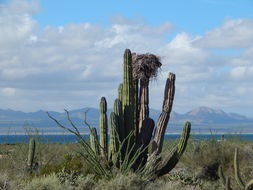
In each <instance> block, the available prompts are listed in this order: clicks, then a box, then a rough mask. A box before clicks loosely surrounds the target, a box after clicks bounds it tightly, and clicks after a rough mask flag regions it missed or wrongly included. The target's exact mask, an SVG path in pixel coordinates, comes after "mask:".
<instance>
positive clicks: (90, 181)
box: [75, 175, 97, 190]
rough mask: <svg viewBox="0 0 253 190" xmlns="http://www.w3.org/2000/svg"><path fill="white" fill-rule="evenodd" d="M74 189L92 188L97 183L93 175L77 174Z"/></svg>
mask: <svg viewBox="0 0 253 190" xmlns="http://www.w3.org/2000/svg"><path fill="white" fill-rule="evenodd" d="M76 184H78V185H77V187H75V190H93V189H94V188H95V186H96V184H97V181H96V180H95V177H94V175H87V176H78V178H77V180H76Z"/></svg>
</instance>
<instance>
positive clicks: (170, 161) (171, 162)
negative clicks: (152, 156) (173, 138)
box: [156, 121, 191, 176]
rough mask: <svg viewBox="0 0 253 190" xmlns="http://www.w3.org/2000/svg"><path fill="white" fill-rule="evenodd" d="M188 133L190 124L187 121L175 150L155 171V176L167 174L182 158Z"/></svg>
mask: <svg viewBox="0 0 253 190" xmlns="http://www.w3.org/2000/svg"><path fill="white" fill-rule="evenodd" d="M190 132H191V123H190V122H188V121H187V122H186V123H185V125H184V129H183V132H182V134H181V137H180V140H179V143H178V145H177V147H176V149H175V150H174V151H173V153H172V155H171V156H170V157H169V158H167V159H166V160H167V161H166V162H165V164H163V165H162V166H160V167H159V168H158V169H157V171H156V175H157V176H162V175H165V174H167V173H169V172H170V171H171V170H172V169H173V168H174V167H175V166H176V165H177V163H178V161H179V159H180V157H181V156H182V154H183V152H184V150H185V148H186V146H187V142H188V139H189V137H190Z"/></svg>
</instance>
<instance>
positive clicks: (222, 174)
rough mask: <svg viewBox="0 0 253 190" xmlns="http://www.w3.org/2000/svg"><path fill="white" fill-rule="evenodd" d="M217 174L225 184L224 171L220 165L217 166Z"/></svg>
mask: <svg viewBox="0 0 253 190" xmlns="http://www.w3.org/2000/svg"><path fill="white" fill-rule="evenodd" d="M218 175H219V177H220V179H221V182H222V184H223V185H224V186H225V185H226V178H225V176H224V172H223V169H222V166H221V165H220V166H219V168H218Z"/></svg>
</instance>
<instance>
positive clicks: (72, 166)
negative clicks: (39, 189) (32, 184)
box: [40, 154, 84, 175]
mask: <svg viewBox="0 0 253 190" xmlns="http://www.w3.org/2000/svg"><path fill="white" fill-rule="evenodd" d="M83 166H84V161H83V159H82V158H81V157H80V156H78V155H76V154H66V155H64V157H63V160H62V161H61V162H60V163H51V164H46V165H44V166H42V167H41V169H40V174H41V175H48V174H52V173H58V172H61V171H62V170H64V171H65V173H71V172H77V173H80V172H81V171H82V169H83V168H84V167H83Z"/></svg>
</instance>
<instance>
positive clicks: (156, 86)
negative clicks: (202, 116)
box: [0, 0, 253, 115]
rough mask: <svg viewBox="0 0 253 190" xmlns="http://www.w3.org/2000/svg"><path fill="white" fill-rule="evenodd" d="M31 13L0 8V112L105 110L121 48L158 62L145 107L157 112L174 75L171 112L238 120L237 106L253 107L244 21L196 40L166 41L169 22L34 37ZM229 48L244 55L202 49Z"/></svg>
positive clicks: (71, 27)
mask: <svg viewBox="0 0 253 190" xmlns="http://www.w3.org/2000/svg"><path fill="white" fill-rule="evenodd" d="M15 6H20V9H16V8H15ZM38 9H39V7H38V4H37V2H35V3H34V1H21V0H19V1H11V3H10V4H3V5H2V6H1V10H3V11H2V12H1V11H0V22H1V30H0V68H1V69H0V88H1V92H2V93H1V94H0V99H4V101H1V102H0V108H13V109H20V110H27V111H31V110H37V109H47V110H63V109H64V108H68V109H69V108H80V107H85V106H93V107H97V105H98V100H99V98H100V97H101V96H106V97H107V98H108V103H109V107H110V106H111V105H112V103H113V99H114V98H115V97H116V93H117V87H118V84H119V83H120V82H121V81H122V61H123V59H122V58H123V52H124V50H125V48H130V49H131V50H132V51H133V52H138V53H146V52H150V53H155V54H157V55H160V56H161V57H162V63H163V67H162V70H161V75H160V76H159V77H158V79H157V80H156V81H153V82H151V88H150V90H151V91H152V92H151V96H150V105H151V107H155V108H160V107H161V104H162V97H161V94H163V90H164V85H165V81H166V77H167V74H168V72H174V73H176V75H177V80H176V89H177V91H176V97H175V103H174V110H176V111H180V112H183V111H187V110H189V109H191V108H194V107H196V106H210V107H216V108H217V107H218V108H221V109H225V110H228V111H237V110H240V111H239V112H243V110H244V107H241V108H239V109H238V106H240V105H243V106H246V107H250V106H251V107H252V106H253V103H252V101H251V100H250V98H249V96H248V94H250V93H251V94H252V91H253V90H252V85H251V84H252V82H253V78H252V77H251V76H252V74H253V71H252V70H253V69H252V66H251V65H252V59H253V57H252V55H253V48H250V47H249V46H253V43H252V41H251V34H250V33H249V32H248V30H249V29H248V27H249V28H251V23H252V21H251V20H247V19H239V20H238V19H235V20H232V19H231V20H228V21H226V22H225V23H224V25H223V26H221V27H219V28H216V29H214V30H211V31H209V32H207V33H206V34H205V35H203V36H192V35H189V34H187V33H185V32H180V33H178V34H177V35H176V36H175V37H174V38H173V39H172V40H171V41H166V40H165V39H166V38H165V37H166V36H167V35H168V34H170V32H171V30H172V29H173V27H174V26H173V25H172V24H171V23H170V22H165V23H163V24H161V25H158V26H149V25H148V24H145V23H144V22H133V21H131V20H128V19H125V18H123V17H121V18H119V17H118V18H117V19H116V21H115V22H112V23H111V25H109V26H106V27H103V26H100V25H97V24H92V23H79V24H75V23H72V24H66V25H62V26H58V27H55V26H47V27H45V28H43V29H42V30H41V31H38V28H37V25H38V24H37V22H36V21H35V20H34V19H33V18H32V16H31V14H33V13H34V12H36V11H37V10H38ZM237 32H239V33H240V34H245V36H241V35H235V34H236V33H237ZM237 34H238V33H237ZM238 43H239V45H238ZM232 46H233V47H234V46H235V47H247V48H246V49H245V51H243V52H242V53H239V54H237V55H226V56H224V55H217V54H214V53H211V52H210V51H209V50H208V49H207V48H206V47H215V48H223V47H232ZM4 89H5V90H4ZM15 89H18V91H17V90H15ZM17 92H18V93H17ZM8 93H9V96H8ZM10 95H12V96H10ZM13 97H15V100H14V99H13ZM238 97H240V101H239V100H238ZM252 115H253V113H252Z"/></svg>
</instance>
